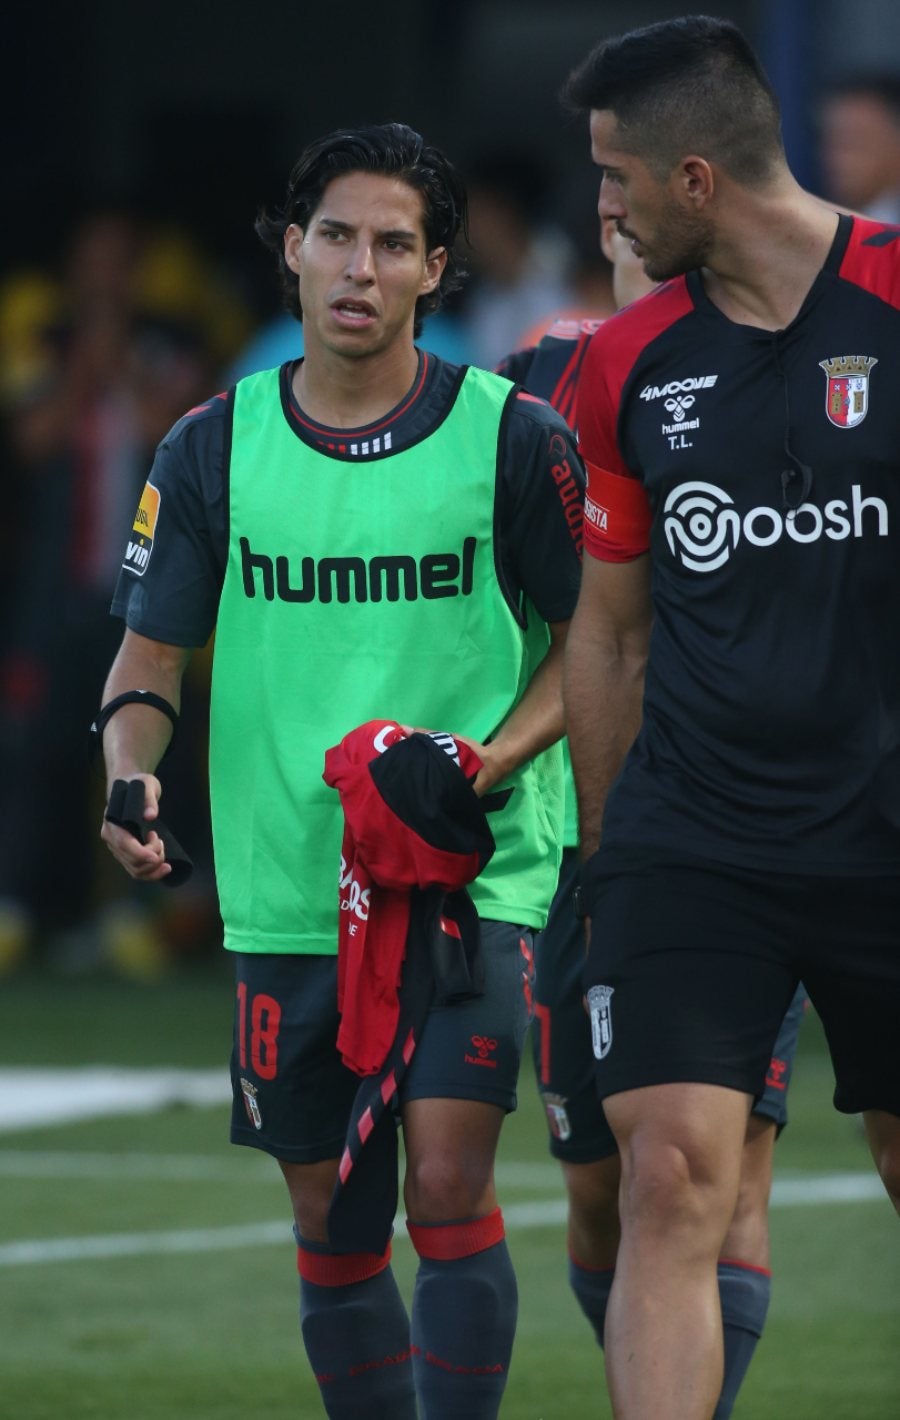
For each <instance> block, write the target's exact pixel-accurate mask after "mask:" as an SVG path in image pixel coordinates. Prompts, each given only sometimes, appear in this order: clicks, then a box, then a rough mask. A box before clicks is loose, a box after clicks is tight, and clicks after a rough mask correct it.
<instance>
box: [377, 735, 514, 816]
mask: <svg viewBox="0 0 900 1420" xmlns="http://www.w3.org/2000/svg"><path fill="white" fill-rule="evenodd" d="M400 728H401V730H402V731H403V733H404V734H405V735H431V734H434V733H435V732H434V731H433V730H429V729H426V728H425V726H423V725H401V726H400ZM451 733H452V734H453V738H454V739H455V740H456V741H457V743H458V744H461V745H468V747H469V749H470V750H472V752H473V754H477V755H478V758H479V759H480V760H481V768H480V769H479V771H478V773H477V774H476V776H475V778H474V779H473V780H472V788H473V789H474V790H475V793H476V794H477V795H478V797H479V798H480V797H481V796H482V794H487V793H489V792H490V791H491V789H493V787H494V785H495V784H499V782H500V780H501V779H502V778H503V777H504V774H505V772H506V770H505V767H504V766H502V765H501V764H500V761H499V756H498V755H497V753H496V751H495V750H494V747H493V743H491V744H489V745H483V744H481V743H480V742H479V741H478V740H473V739H470V738H469V736H468V735H458V734H457V733H456V732H455V731H451Z"/></svg>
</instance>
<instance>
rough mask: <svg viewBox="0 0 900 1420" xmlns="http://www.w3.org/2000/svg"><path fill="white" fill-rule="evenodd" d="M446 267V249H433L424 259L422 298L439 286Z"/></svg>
mask: <svg viewBox="0 0 900 1420" xmlns="http://www.w3.org/2000/svg"><path fill="white" fill-rule="evenodd" d="M446 265H447V248H446V247H435V248H434V250H433V251H430V252H429V253H428V255H427V256H426V258H425V276H424V278H423V281H422V291H421V294H422V295H423V296H427V295H429V294H430V293H431V292H432V291H433V290H434V289H435V288H436V287H437V286H438V285H439V284H440V280H441V277H442V276H443V274H444V267H445V266H446Z"/></svg>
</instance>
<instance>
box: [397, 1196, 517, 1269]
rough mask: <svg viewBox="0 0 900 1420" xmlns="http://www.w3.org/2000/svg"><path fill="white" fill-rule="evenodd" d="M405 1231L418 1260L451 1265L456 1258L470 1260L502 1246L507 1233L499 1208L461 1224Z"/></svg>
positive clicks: (412, 1227)
mask: <svg viewBox="0 0 900 1420" xmlns="http://www.w3.org/2000/svg"><path fill="white" fill-rule="evenodd" d="M406 1231H407V1232H408V1233H409V1237H410V1241H411V1243H412V1245H413V1247H414V1248H415V1250H416V1252H417V1253H418V1254H419V1256H420V1257H429V1258H432V1259H433V1260H434V1261H435V1262H452V1261H453V1260H454V1258H457V1257H471V1256H472V1255H473V1254H474V1253H476V1252H485V1251H486V1250H487V1249H488V1248H489V1247H493V1246H494V1244H495V1243H498V1242H502V1241H503V1239H504V1237H505V1236H506V1233H505V1231H504V1228H503V1214H502V1213H501V1212H500V1209H499V1208H495V1209H494V1211H493V1213H486V1214H485V1216H484V1217H483V1218H469V1219H468V1220H467V1221H466V1222H464V1223H410V1222H409V1221H408V1220H407V1224H406Z"/></svg>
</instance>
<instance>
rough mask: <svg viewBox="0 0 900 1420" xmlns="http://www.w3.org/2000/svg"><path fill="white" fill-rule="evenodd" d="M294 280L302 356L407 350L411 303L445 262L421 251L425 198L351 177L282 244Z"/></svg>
mask: <svg viewBox="0 0 900 1420" xmlns="http://www.w3.org/2000/svg"><path fill="white" fill-rule="evenodd" d="M284 253H285V260H286V262H287V264H288V266H289V268H290V269H291V271H294V272H296V274H297V278H298V283H299V294H300V305H301V307H302V310H303V341H304V346H305V348H306V351H307V353H311V352H312V351H313V350H314V349H316V347H321V348H324V349H326V350H329V351H331V352H332V353H334V354H338V355H345V356H349V357H351V358H354V357H356V358H359V357H363V356H370V355H373V354H377V353H379V352H381V351H384V350H386V349H390V348H391V347H393V346H394V345H395V344H396V343H397V342H398V341H401V342H407V343H409V344H410V345H411V344H412V329H413V323H414V320H415V309H416V301H417V300H418V299H419V297H420V296H422V295H425V294H427V293H428V292H430V291H433V290H434V289H435V287H436V286H437V284H438V282H439V281H440V279H441V272H442V271H443V269H444V265H445V263H446V260H447V254H446V251H445V250H444V248H443V247H438V248H436V249H435V250H434V251H431V252H428V251H426V247H425V229H424V212H423V204H422V196H421V194H420V193H419V192H417V191H416V189H415V188H412V187H409V186H408V184H407V183H405V182H401V181H400V180H399V179H397V178H392V177H386V176H385V175H384V174H381V173H366V172H359V173H348V174H347V175H346V176H345V177H338V178H335V179H334V181H333V182H330V183H329V184H328V186H327V187H326V189H325V191H324V193H323V195H322V200H321V202H320V203H319V206H318V207H317V208H316V210H315V212H314V213H313V214H312V216H311V217H310V219H309V221H308V222H307V225H306V227H305V228H301V227H298V226H296V224H292V225H291V226H289V227H288V229H287V231H286V232H285V236H284Z"/></svg>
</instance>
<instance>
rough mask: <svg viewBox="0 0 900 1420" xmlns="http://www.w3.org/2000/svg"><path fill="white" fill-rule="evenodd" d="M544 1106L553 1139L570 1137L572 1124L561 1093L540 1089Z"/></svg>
mask: <svg viewBox="0 0 900 1420" xmlns="http://www.w3.org/2000/svg"><path fill="white" fill-rule="evenodd" d="M541 1094H542V1096H543V1100H544V1108H545V1109H546V1111H547V1123H548V1124H549V1126H550V1133H551V1134H552V1135H553V1137H554V1139H561V1140H563V1142H565V1140H566V1139H571V1137H572V1125H571V1124H570V1122H569V1115H568V1111H567V1110H566V1103H567V1101H566V1099H565V1098H564V1097H563V1095H552V1094H550V1092H549V1090H542V1091H541Z"/></svg>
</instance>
